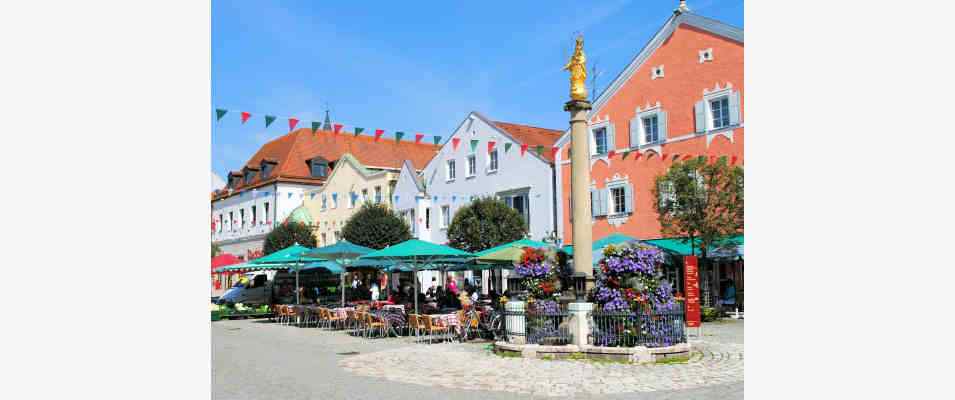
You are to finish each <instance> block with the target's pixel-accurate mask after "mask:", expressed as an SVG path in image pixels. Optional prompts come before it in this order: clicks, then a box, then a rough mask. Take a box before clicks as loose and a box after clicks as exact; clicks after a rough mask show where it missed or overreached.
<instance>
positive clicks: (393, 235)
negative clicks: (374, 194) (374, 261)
mask: <svg viewBox="0 0 955 400" xmlns="http://www.w3.org/2000/svg"><path fill="white" fill-rule="evenodd" d="M342 237H344V238H345V240H347V241H349V242H352V243H354V244H357V245H359V246H365V247H370V248H373V249H376V250H380V249H383V248H385V247H388V246H391V245H394V244H398V243H401V242H404V241H405V240H409V239H411V227H409V226H408V223H407V222H405V220H404V219H402V218H401V217H400V216H399V215H398V214H396V213H395V212H394V211H392V210H391V208H388V206H386V205H384V204H373V203H365V204H363V205H362V206H361V208H360V209H359V210H358V212H356V213H355V214H353V215H352V216H351V218H349V219H348V221H346V222H345V227H344V228H342Z"/></svg>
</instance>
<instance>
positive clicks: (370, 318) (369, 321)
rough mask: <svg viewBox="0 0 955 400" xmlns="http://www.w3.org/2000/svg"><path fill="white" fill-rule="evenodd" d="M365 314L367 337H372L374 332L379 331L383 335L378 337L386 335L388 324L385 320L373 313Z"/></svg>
mask: <svg viewBox="0 0 955 400" xmlns="http://www.w3.org/2000/svg"><path fill="white" fill-rule="evenodd" d="M364 315H365V337H371V334H372V332H377V333H378V334H379V335H381V336H376V337H385V333H386V330H387V328H388V327H387V326H386V325H385V322H384V321H383V320H382V319H380V318H378V317H376V316H374V315H371V313H367V312H366V313H364Z"/></svg>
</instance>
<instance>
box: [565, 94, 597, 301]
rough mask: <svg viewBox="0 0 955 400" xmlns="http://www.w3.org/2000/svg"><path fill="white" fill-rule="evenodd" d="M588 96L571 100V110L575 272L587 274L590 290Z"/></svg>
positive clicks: (591, 280)
mask: <svg viewBox="0 0 955 400" xmlns="http://www.w3.org/2000/svg"><path fill="white" fill-rule="evenodd" d="M590 108H591V107H590V102H589V101H587V100H571V101H568V102H567V103H566V104H565V105H564V111H569V112H570V139H571V140H570V150H571V155H570V160H571V161H570V171H571V181H570V188H571V189H570V190H571V197H570V198H571V201H573V217H574V221H573V223H572V224H571V225H572V227H573V232H572V233H573V245H574V272H575V273H584V274H586V275H587V290H590V289H592V288H593V285H594V283H593V276H594V269H593V268H594V267H593V249H592V246H593V228H592V223H591V218H592V216H591V215H590V140H589V137H590V132H589V131H590V130H589V129H588V127H587V112H588V111H590Z"/></svg>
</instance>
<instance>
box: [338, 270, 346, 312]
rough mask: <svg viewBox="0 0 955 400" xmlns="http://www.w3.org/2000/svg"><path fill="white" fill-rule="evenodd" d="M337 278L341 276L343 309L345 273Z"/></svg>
mask: <svg viewBox="0 0 955 400" xmlns="http://www.w3.org/2000/svg"><path fill="white" fill-rule="evenodd" d="M339 276H341V285H342V307H345V273H344V272H342V273H341V274H339Z"/></svg>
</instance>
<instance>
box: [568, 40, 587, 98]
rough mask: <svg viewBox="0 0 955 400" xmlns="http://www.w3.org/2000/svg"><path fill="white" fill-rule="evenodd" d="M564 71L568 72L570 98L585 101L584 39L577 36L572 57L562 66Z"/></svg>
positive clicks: (585, 63) (585, 60)
mask: <svg viewBox="0 0 955 400" xmlns="http://www.w3.org/2000/svg"><path fill="white" fill-rule="evenodd" d="M564 70H565V71H570V98H571V99H574V100H587V88H586V87H585V86H584V84H585V83H586V81H587V56H586V55H584V37H583V36H582V35H579V36H577V45H576V46H575V47H574V55H573V56H571V57H570V61H568V62H567V65H565V66H564Z"/></svg>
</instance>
